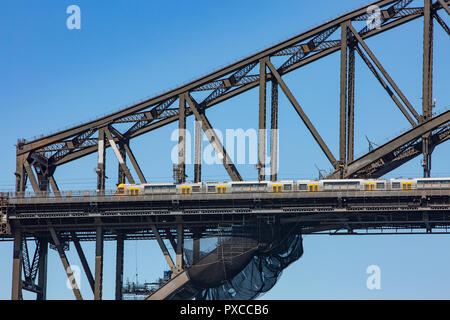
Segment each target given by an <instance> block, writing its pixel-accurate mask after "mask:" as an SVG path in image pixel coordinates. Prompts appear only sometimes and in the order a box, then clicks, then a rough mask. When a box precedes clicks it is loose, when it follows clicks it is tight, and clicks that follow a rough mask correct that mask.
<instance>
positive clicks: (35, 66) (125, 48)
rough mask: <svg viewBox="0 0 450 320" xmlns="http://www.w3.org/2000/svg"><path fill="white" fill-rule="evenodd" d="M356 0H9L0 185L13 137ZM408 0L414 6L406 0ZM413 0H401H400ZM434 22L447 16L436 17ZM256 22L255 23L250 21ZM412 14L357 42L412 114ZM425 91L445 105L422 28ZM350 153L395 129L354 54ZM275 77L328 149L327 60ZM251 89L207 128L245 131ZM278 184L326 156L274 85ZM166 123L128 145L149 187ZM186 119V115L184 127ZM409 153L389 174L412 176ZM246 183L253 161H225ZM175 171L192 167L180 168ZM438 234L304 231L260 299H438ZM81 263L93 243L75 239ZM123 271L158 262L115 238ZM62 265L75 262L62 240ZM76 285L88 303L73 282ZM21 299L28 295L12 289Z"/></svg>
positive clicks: (81, 180) (441, 254)
mask: <svg viewBox="0 0 450 320" xmlns="http://www.w3.org/2000/svg"><path fill="white" fill-rule="evenodd" d="M366 3H368V2H367V1H364V0H347V1H345V2H342V1H339V2H338V1H331V0H329V1H322V2H320V3H317V2H313V1H308V2H307V1H298V0H297V1H291V0H283V1H278V2H276V1H265V0H264V1H253V0H252V1H250V0H249V1H234V0H230V1H221V2H217V1H183V2H182V1H176V2H168V1H144V0H141V1H138V0H132V1H124V0H123V1H105V0H103V1H86V0H84V1H76V0H72V1H65V0H60V1H56V0H53V1H50V0H42V1H39V2H38V1H23V0H15V1H12V0H8V1H2V2H1V3H0V70H1V73H0V97H1V99H0V110H1V118H0V123H1V126H2V129H1V132H2V139H1V141H0V149H1V150H2V169H1V171H0V191H11V190H13V189H14V175H13V172H14V171H15V146H14V145H15V144H16V142H17V139H18V138H28V139H30V138H32V137H33V136H36V135H40V134H48V133H50V132H53V131H57V130H59V129H62V128H65V127H67V126H70V125H74V124H78V123H81V122H85V121H87V120H90V119H95V118H96V117H98V116H100V115H103V114H104V113H109V112H112V111H114V110H117V109H119V108H123V107H124V106H126V105H131V104H133V103H134V102H136V101H139V100H142V99H145V98H148V97H151V96H153V95H155V94H156V93H158V92H161V91H165V90H168V89H170V88H173V87H176V86H178V85H180V84H181V83H184V82H187V81H189V80H192V79H195V78H198V77H200V76H201V75H203V74H205V73H209V72H211V71H212V70H214V69H217V68H218V67H220V66H224V65H226V64H229V63H231V62H233V61H236V60H237V59H240V58H242V57H245V56H248V55H250V54H252V53H254V52H256V51H258V50H261V49H264V48H266V47H268V46H270V45H272V44H275V43H277V42H279V41H282V40H284V39H286V38H288V37H291V36H293V35H296V34H298V33H300V32H302V31H305V30H307V29H309V28H311V27H314V26H317V25H319V24H321V23H323V22H325V21H327V20H329V19H332V18H334V17H336V16H338V15H341V14H343V13H345V12H347V11H350V10H352V9H356V8H358V7H361V6H362V5H365V4H366ZM415 3H416V4H417V6H420V5H421V1H419V2H417V1H415ZM72 4H76V5H78V6H79V7H80V8H81V30H68V29H67V27H66V19H67V18H68V16H69V15H68V14H67V13H66V8H67V7H68V6H69V5H72ZM413 6H414V5H413ZM441 16H442V17H443V18H444V19H445V20H446V21H447V23H448V17H446V14H445V13H444V12H442V13H441ZM261 21H263V23H261ZM422 21H423V19H418V20H416V21H414V22H412V23H410V24H408V25H404V26H402V27H400V28H398V29H394V30H391V31H389V32H387V33H385V34H383V35H381V36H379V37H376V38H372V39H370V40H368V41H367V43H368V45H369V46H370V47H371V49H372V51H373V52H374V53H375V54H376V55H377V57H378V59H379V60H380V61H381V63H382V64H383V66H384V67H385V69H387V70H388V72H389V73H390V75H391V76H392V78H393V79H394V80H395V81H396V82H397V84H398V85H399V86H400V88H401V89H402V90H403V92H404V93H405V95H406V96H407V97H408V98H409V100H410V101H411V103H412V104H413V106H414V107H415V108H416V109H417V110H418V111H420V110H421V96H422V94H421V88H422V80H421V69H422V67H421V65H422V34H423V26H422ZM434 47H435V56H434V66H435V68H434V98H436V105H437V107H436V110H443V109H447V108H449V106H450V92H449V91H448V82H447V81H448V79H447V78H446V76H448V74H449V70H450V62H449V61H448V56H446V53H448V52H449V51H450V44H449V41H448V36H447V35H446V34H445V32H444V31H443V30H442V28H441V27H440V26H439V25H438V24H437V23H435V46H434ZM356 66H357V73H356V116H355V117H356V127H355V136H356V142H355V143H356V152H355V153H356V155H361V154H364V153H365V152H366V151H367V148H368V145H367V142H366V139H365V135H367V136H368V137H369V138H370V139H371V140H372V141H373V142H375V143H377V144H381V143H383V142H385V141H386V140H387V139H389V138H392V137H394V136H396V135H398V134H399V132H400V131H401V130H404V129H407V128H408V125H409V123H408V122H407V120H406V119H405V118H404V117H403V115H402V114H401V112H400V111H399V110H398V109H397V107H396V106H395V104H394V103H393V102H392V100H390V98H389V97H388V96H387V95H386V93H385V91H384V90H383V89H382V88H381V86H380V85H379V84H378V82H377V80H375V79H374V77H373V75H372V74H371V73H370V71H368V69H367V67H366V66H365V65H364V64H363V62H362V60H361V59H360V58H359V57H358V58H357V61H356ZM284 79H285V81H286V83H287V84H288V86H289V87H290V88H291V91H292V92H293V93H294V94H295V96H296V97H297V99H298V100H299V102H300V104H301V105H302V106H303V108H304V110H305V112H306V113H307V114H308V116H309V117H310V119H311V121H312V122H313V123H314V125H315V126H316V128H317V130H318V131H319V132H320V134H321V135H322V137H323V138H324V140H325V141H326V143H327V144H328V145H329V146H330V148H331V151H332V152H333V154H334V155H335V157H338V147H337V146H338V143H337V142H338V132H339V127H338V106H339V54H337V53H336V54H334V55H331V56H329V57H327V58H326V59H323V60H321V61H318V62H316V63H314V64H312V65H309V66H307V67H305V68H303V69H301V70H298V71H296V72H294V73H292V74H289V75H287V76H286V77H285V78H284ZM257 97H258V91H257V90H253V91H250V92H248V93H246V94H244V95H242V96H241V97H239V98H237V99H233V100H229V101H227V102H225V103H223V104H221V105H217V106H216V107H215V108H213V109H210V110H208V113H207V115H208V118H209V120H210V122H211V123H212V124H213V125H214V126H215V127H216V128H218V129H221V130H223V131H224V130H225V129H226V128H232V129H237V128H243V129H245V130H246V129H250V128H257V125H258V116H257V112H256V111H257V107H258V100H257ZM279 123H280V172H279V175H280V178H283V179H302V178H316V177H317V170H316V168H315V165H317V166H318V167H320V168H321V169H326V170H329V169H330V167H331V166H330V164H329V162H328V160H327V159H326V158H325V156H324V155H323V153H322V152H321V151H320V149H319V147H318V146H317V145H316V144H315V143H314V140H313V139H312V137H311V136H310V134H309V132H308V131H307V130H306V128H305V126H304V125H303V123H302V122H301V120H300V119H299V117H298V115H297V114H296V113H295V111H294V110H293V108H292V106H291V105H290V104H289V102H288V101H287V99H286V98H285V97H284V95H283V94H282V92H281V91H280V115H279ZM175 128H176V124H173V125H170V126H167V127H165V128H163V129H161V130H158V131H156V132H152V133H151V134H148V135H145V136H142V137H139V138H137V139H135V140H133V141H132V148H133V150H134V152H135V154H136V156H137V158H138V160H139V162H140V165H141V167H142V170H143V171H144V173H145V175H146V176H147V178H148V180H150V181H171V180H172V172H171V168H172V163H171V161H170V151H171V149H172V148H173V146H174V144H175V142H173V141H171V140H170V136H171V133H172V131H173V130H174V129H175ZM190 128H192V119H191V118H189V120H188V129H190ZM449 156H450V145H449V144H448V143H447V144H444V145H441V146H439V147H438V148H437V149H436V150H435V152H434V156H433V168H432V175H433V176H450V168H449V162H448V158H449ZM107 157H108V163H107V176H108V177H109V179H108V180H107V186H108V188H113V187H114V185H115V183H116V181H117V162H116V161H115V159H114V158H113V154H112V152H111V150H108V155H107ZM420 161H421V159H419V158H417V159H414V160H412V161H411V162H410V163H408V164H407V165H405V166H403V167H401V168H399V169H397V170H396V171H395V172H392V173H390V174H389V175H388V176H387V178H390V177H420V176H421V175H422V168H421V166H420ZM95 167H96V155H92V156H89V157H87V158H85V159H82V160H80V161H77V162H74V163H71V164H68V165H66V166H64V167H61V168H58V169H57V171H56V174H55V176H56V179H57V181H58V184H59V186H60V188H61V189H63V190H88V189H94V188H95V183H96V175H95V173H94V168H95ZM238 169H239V170H240V172H241V174H242V176H243V177H244V178H245V179H255V178H256V170H255V169H254V166H253V165H243V166H240V167H238ZM202 172H203V179H204V180H205V181H207V180H226V179H228V176H227V174H226V172H225V170H224V169H223V168H222V167H221V166H219V165H212V166H204V167H203V170H202ZM188 175H189V179H192V167H190V166H188ZM449 244H450V237H449V236H445V235H442V236H441V235H433V236H428V235H427V236H424V235H416V236H366V237H353V236H339V237H337V236H335V237H330V236H306V237H305V239H304V249H305V254H304V255H303V257H302V258H301V259H300V260H299V261H297V262H296V263H294V264H293V265H291V266H290V267H289V268H288V269H287V270H286V271H285V272H284V273H283V275H282V277H281V279H280V281H279V283H278V284H277V285H276V286H275V288H274V289H273V290H272V291H270V292H269V293H267V294H266V295H265V296H264V297H263V298H267V299H342V298H343V299H347V298H354V299H394V298H397V299H417V298H425V299H427V298H444V299H449V298H450V273H449V272H448V270H449V269H450V254H449V250H448V246H449ZM83 246H84V247H85V251H86V254H87V256H88V258H89V259H90V262H91V269H93V263H94V251H93V248H94V244H93V243H83ZM125 249H126V253H125V258H126V263H125V273H124V278H125V279H127V278H130V279H134V275H135V273H136V270H137V271H138V274H139V279H140V280H147V281H152V280H154V279H155V278H157V277H160V276H161V275H162V272H163V270H164V269H166V268H167V265H166V263H165V261H164V259H163V256H162V254H161V252H160V251H159V249H158V248H157V247H156V244H155V243H154V242H150V241H143V242H136V241H127V242H126V247H125ZM114 256H115V244H114V243H112V242H108V243H106V245H105V267H104V298H106V299H112V298H113V297H114V269H115V266H114ZM0 257H1V258H0V299H9V298H10V285H11V267H12V243H10V242H7V243H0ZM68 257H69V261H70V262H71V263H72V264H77V265H80V262H79V260H78V258H77V256H76V253H75V249H74V247H73V246H72V247H71V250H70V251H69V252H68ZM372 264H375V265H378V266H379V267H380V268H381V272H382V280H381V285H382V288H381V290H368V289H367V288H366V279H367V277H368V275H367V274H366V268H367V267H368V266H369V265H372ZM65 281H66V278H65V274H64V271H63V268H62V265H61V262H60V261H59V259H58V257H57V254H56V252H55V251H52V250H50V257H49V285H48V298H49V299H73V294H72V292H71V291H70V290H68V289H66V286H65ZM82 293H83V295H84V296H85V298H92V293H91V292H90V288H89V286H88V282H87V280H86V278H84V276H83V278H82ZM25 298H34V295H32V294H28V293H25Z"/></svg>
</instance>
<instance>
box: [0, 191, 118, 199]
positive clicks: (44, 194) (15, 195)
mask: <svg viewBox="0 0 450 320" xmlns="http://www.w3.org/2000/svg"><path fill="white" fill-rule="evenodd" d="M114 192H115V190H105V191H103V192H101V193H100V192H98V191H95V190H70V191H59V192H58V193H54V192H51V191H41V192H33V191H29V192H4V193H2V194H3V195H4V196H5V197H6V198H9V199H19V198H20V199H21V198H87V197H111V196H114Z"/></svg>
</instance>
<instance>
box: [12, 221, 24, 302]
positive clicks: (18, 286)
mask: <svg viewBox="0 0 450 320" xmlns="http://www.w3.org/2000/svg"><path fill="white" fill-rule="evenodd" d="M13 234H14V251H13V268H12V289H11V300H22V263H23V261H22V237H23V235H22V230H21V229H19V228H14V231H13Z"/></svg>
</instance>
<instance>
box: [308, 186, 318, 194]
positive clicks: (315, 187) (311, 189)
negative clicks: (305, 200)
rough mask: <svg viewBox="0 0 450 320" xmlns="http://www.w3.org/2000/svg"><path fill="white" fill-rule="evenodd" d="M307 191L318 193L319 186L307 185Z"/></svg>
mask: <svg viewBox="0 0 450 320" xmlns="http://www.w3.org/2000/svg"><path fill="white" fill-rule="evenodd" d="M308 191H309V192H318V191H319V185H318V184H309V185H308Z"/></svg>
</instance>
